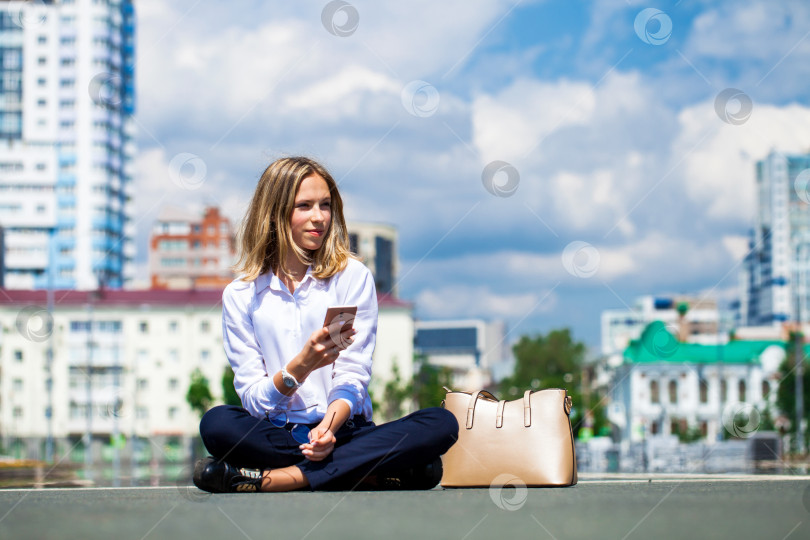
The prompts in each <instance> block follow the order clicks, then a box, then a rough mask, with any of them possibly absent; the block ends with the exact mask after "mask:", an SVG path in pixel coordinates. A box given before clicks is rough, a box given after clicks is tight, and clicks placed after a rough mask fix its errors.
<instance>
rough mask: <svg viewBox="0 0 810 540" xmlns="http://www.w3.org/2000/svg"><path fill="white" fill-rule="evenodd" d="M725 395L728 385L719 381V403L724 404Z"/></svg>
mask: <svg viewBox="0 0 810 540" xmlns="http://www.w3.org/2000/svg"><path fill="white" fill-rule="evenodd" d="M726 394H728V385H727V384H726V381H720V402H721V403H725V402H726Z"/></svg>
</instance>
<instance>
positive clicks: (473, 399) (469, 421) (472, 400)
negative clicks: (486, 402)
mask: <svg viewBox="0 0 810 540" xmlns="http://www.w3.org/2000/svg"><path fill="white" fill-rule="evenodd" d="M481 394H484V396H486V397H488V398H489V399H491V400H492V401H498V398H496V397H495V396H493V395H492V394H490V393H489V392H487V391H486V390H478V391H477V392H475V393H473V395H471V396H470V403H469V405H467V429H472V427H473V416H475V402H476V401H478V398H479V397H480V396H481Z"/></svg>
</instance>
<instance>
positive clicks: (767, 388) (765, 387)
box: [762, 381, 771, 399]
mask: <svg viewBox="0 0 810 540" xmlns="http://www.w3.org/2000/svg"><path fill="white" fill-rule="evenodd" d="M770 395H771V385H770V384H768V381H762V399H768V396H770Z"/></svg>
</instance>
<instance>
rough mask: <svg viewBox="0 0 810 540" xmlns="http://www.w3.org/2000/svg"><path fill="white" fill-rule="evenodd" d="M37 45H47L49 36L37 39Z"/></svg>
mask: <svg viewBox="0 0 810 540" xmlns="http://www.w3.org/2000/svg"><path fill="white" fill-rule="evenodd" d="M37 43H39V44H40V45H45V44H46V43H48V36H39V37H37Z"/></svg>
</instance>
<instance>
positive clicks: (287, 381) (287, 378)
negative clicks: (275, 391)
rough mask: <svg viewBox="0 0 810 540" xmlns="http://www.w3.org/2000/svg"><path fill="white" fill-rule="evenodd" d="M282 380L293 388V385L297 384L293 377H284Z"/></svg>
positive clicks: (288, 386)
mask: <svg viewBox="0 0 810 540" xmlns="http://www.w3.org/2000/svg"><path fill="white" fill-rule="evenodd" d="M282 380H283V381H284V384H285V385H286V386H287V388H292V387H293V386H295V381H294V380H292V378H290V377H283V379H282Z"/></svg>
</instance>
